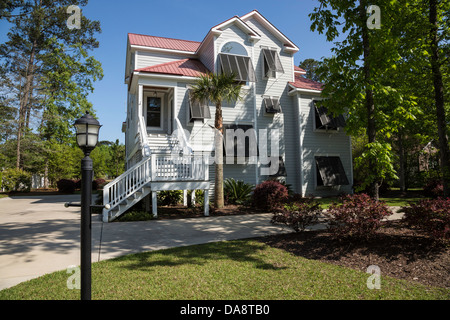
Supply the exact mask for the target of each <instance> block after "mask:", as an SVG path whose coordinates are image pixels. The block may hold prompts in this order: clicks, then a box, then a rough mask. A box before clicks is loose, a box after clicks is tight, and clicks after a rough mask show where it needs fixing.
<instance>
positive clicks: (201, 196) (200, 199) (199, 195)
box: [187, 189, 205, 207]
mask: <svg viewBox="0 0 450 320" xmlns="http://www.w3.org/2000/svg"><path fill="white" fill-rule="evenodd" d="M191 194H192V190H188V192H187V199H188V206H189V207H193V205H192V202H191V199H192V198H191ZM204 203H205V193H204V192H203V190H201V189H197V190H195V204H196V205H197V206H203V204H204Z"/></svg>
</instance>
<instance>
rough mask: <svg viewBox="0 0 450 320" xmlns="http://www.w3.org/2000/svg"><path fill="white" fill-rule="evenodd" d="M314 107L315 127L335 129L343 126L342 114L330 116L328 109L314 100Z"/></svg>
mask: <svg viewBox="0 0 450 320" xmlns="http://www.w3.org/2000/svg"><path fill="white" fill-rule="evenodd" d="M314 108H315V114H316V119H317V120H319V121H317V120H316V129H337V128H339V127H342V128H343V127H345V119H344V116H343V115H341V114H340V115H339V116H337V117H334V118H333V117H330V116H329V115H328V109H327V108H326V107H324V106H320V105H319V104H318V102H317V101H314Z"/></svg>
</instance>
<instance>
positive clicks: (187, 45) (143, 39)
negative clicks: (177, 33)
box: [128, 33, 201, 52]
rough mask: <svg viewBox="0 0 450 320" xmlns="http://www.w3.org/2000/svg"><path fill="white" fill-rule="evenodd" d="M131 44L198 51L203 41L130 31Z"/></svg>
mask: <svg viewBox="0 0 450 320" xmlns="http://www.w3.org/2000/svg"><path fill="white" fill-rule="evenodd" d="M128 39H129V40H130V45H137V46H144V47H153V48H161V49H170V50H179V51H187V52H196V51H197V49H198V47H199V46H200V44H201V42H198V41H190V40H180V39H171V38H163V37H156V36H146V35H143V34H135V33H129V34H128Z"/></svg>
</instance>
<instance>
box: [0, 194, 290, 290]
mask: <svg viewBox="0 0 450 320" xmlns="http://www.w3.org/2000/svg"><path fill="white" fill-rule="evenodd" d="M68 201H73V202H79V201H80V196H79V195H70V196H42V197H39V196H29V197H12V198H3V199H0V290H2V289H5V288H8V287H11V286H14V285H16V284H18V283H20V282H23V281H26V280H29V279H33V278H36V277H39V276H42V275H44V274H46V273H51V272H54V271H58V270H66V269H67V268H68V267H69V266H72V265H79V264H80V244H79V243H80V211H79V210H80V209H79V208H76V207H71V208H65V207H64V203H65V202H68ZM271 217H272V215H271V214H255V215H238V216H221V217H202V218H193V219H175V220H153V221H141V222H120V223H119V222H115V223H102V222H101V221H100V219H99V216H96V215H93V220H92V222H93V223H92V245H93V246H92V261H93V262H96V261H100V260H105V259H111V258H114V257H118V256H121V255H126V254H130V253H137V252H144V251H150V250H159V249H165V248H170V247H176V246H187V245H193V244H201V243H208V242H214V241H223V240H233V239H243V238H251V237H259V236H264V235H269V234H277V233H288V232H292V231H291V230H290V229H288V228H282V227H280V226H273V225H272V224H271V223H270V219H271Z"/></svg>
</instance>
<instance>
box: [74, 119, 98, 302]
mask: <svg viewBox="0 0 450 320" xmlns="http://www.w3.org/2000/svg"><path fill="white" fill-rule="evenodd" d="M74 126H75V129H76V132H77V144H78V146H79V147H80V148H81V150H83V153H84V158H83V160H81V235H80V236H81V300H91V243H92V239H91V238H92V228H91V203H92V178H93V165H92V159H91V158H90V157H89V155H90V153H91V152H92V150H94V149H95V147H96V146H97V142H98V133H99V131H100V127H101V125H100V123H99V122H98V121H97V120H95V119H94V117H93V116H91V115H90V114H89V112H88V111H86V114H85V115H84V116H82V117H81V118H80V119H78V120H76V121H75V123H74Z"/></svg>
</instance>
